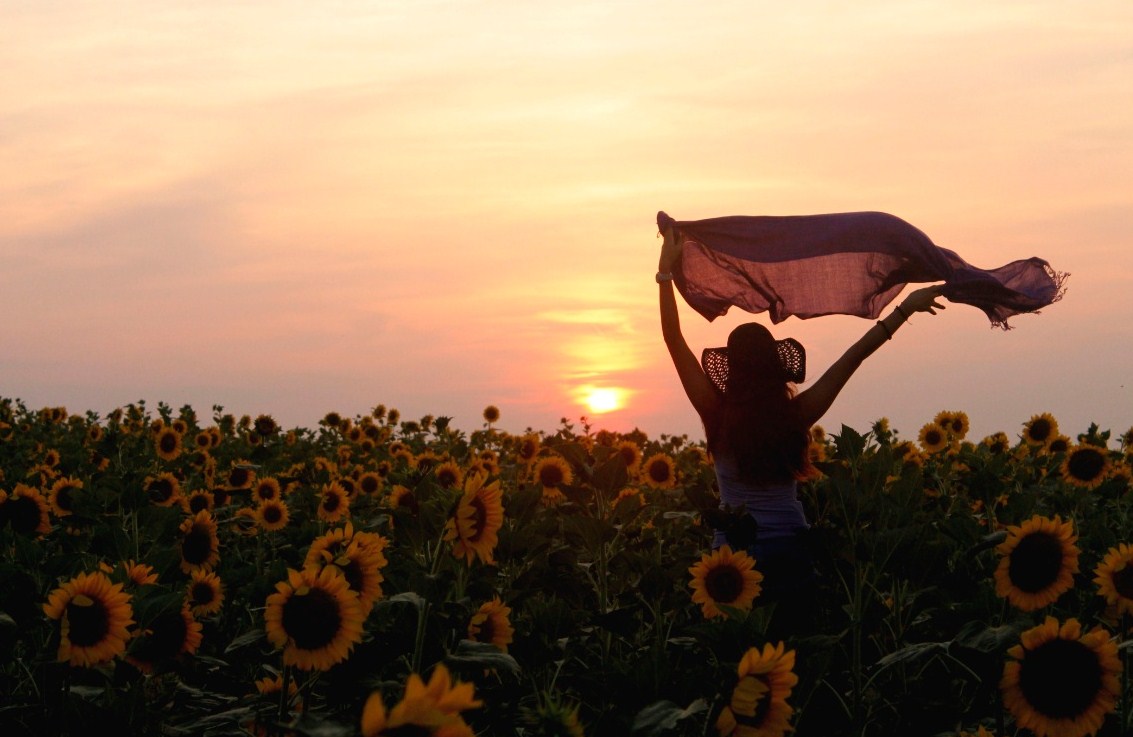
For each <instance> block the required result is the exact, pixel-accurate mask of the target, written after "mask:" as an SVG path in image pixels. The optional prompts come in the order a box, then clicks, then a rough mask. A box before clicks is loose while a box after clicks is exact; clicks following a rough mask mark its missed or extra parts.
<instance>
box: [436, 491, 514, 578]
mask: <svg viewBox="0 0 1133 737" xmlns="http://www.w3.org/2000/svg"><path fill="white" fill-rule="evenodd" d="M487 478H488V477H487V476H484V475H482V474H475V475H473V476H470V477H468V479H467V480H466V481H465V483H464V495H463V496H461V498H460V501H458V502H457V505H456V509H455V510H453V513H452V517H450V518H449V520H448V522H447V523H445V540H446V541H447V542H450V543H452V554H453V556H454V557H456V558H460V557H463V558H464V560H465V562H466V563H468V564H469V565H471V564H472V560H473V558H479V559H480V561H481V562H483V563H487V564H491V563H494V562H495V561H494V560H493V558H492V551H493V550H495V547H496V543H497V542H499V538H498V536H497V533H498V532H499V530H500V528H501V527H503V524H504V507H503V502H502V499H501V494H500V482H499V481H498V480H497V481H493V482H492V483H490V484H485V483H484V482H485V481H486V480H487Z"/></svg>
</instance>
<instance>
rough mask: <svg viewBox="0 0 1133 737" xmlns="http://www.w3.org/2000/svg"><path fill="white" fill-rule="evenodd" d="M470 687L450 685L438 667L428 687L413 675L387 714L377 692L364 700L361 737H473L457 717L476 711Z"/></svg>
mask: <svg viewBox="0 0 1133 737" xmlns="http://www.w3.org/2000/svg"><path fill="white" fill-rule="evenodd" d="M482 704H483V702H481V701H479V700H477V699H476V697H475V689H474V687H473V685H472V684H471V683H461V682H460V681H455V682H454V681H453V680H452V677H451V676H450V675H449V672H448V669H447V668H445V666H444V664H443V663H439V664H438V665H437V666H436V668H434V669H433V674H432V676H430V678H429V682H428V684H426V683H425V682H424V681H422V680H421V676H419V675H417V674H416V673H411V674H410V675H409V680H408V681H407V682H406V684H405V693H404V695H403V696H402V698H401V701H400V702H398V703H397V705H395V706H394V707H393V708H392V709H389V710H388V711H387V709H386V705H385V702H384V701H383V700H382V695H381V692H380V691H375V692H373V693H372V694H370V697H369V698H368V699H366V705H365V707H364V708H363V709H362V725H361V726H362V737H378V735H389V736H390V737H392V735H395V734H414V735H422V737H426V736H427V737H473V735H474V732H473V731H472V728H471V727H469V726H468V724H467V723H465V721H464V718H463V717H462V716H461V715H460V713H461V712H462V711H467V710H469V709H476V708H479V707H480V706H481V705H482Z"/></svg>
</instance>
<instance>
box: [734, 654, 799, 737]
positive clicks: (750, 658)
mask: <svg viewBox="0 0 1133 737" xmlns="http://www.w3.org/2000/svg"><path fill="white" fill-rule="evenodd" d="M794 668H795V651H794V650H787V649H786V648H785V646H784V644H783V643H782V642H780V643H779V644H778V645H774V646H772V645H771V643H766V644H764V646H763V649H762V650H760V649H759V648H757V647H753V648H750V649H749V650H748V651H747V652H745V653H744V656H743V657H742V658H741V659H740V664H739V666H738V668H737V669H736V670H737V673H738V675H739V681H738V682H737V683H736V686H735V688H734V689H732V698H731V700H730V701H729V702H728V704H727V705H726V706H725V707H724V709H723V711H721V712H720V716H719V717H718V718H717V720H716V731H717V733H718V734H719V735H721V736H722V737H723V736H725V735H727V736H734V737H781V735H784V734H786V733H787V732H789V731H790V730H791V725H790V721H791V715H792V714H793V713H794V709H793V708H792V707H791V705H790V704H788V703H787V699H788V698H790V696H791V690H792V689H793V688H794V687H795V685H796V684H797V683H798V682H799V678H798V676H796V675H795V672H794Z"/></svg>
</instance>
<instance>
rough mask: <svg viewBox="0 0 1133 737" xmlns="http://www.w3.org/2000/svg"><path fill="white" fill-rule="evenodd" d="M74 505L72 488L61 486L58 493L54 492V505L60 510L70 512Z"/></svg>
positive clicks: (73, 490)
mask: <svg viewBox="0 0 1133 737" xmlns="http://www.w3.org/2000/svg"><path fill="white" fill-rule="evenodd" d="M74 503H75V487H74V486H70V485H67V486H61V487H59V491H57V492H55V504H56V505H57V506H58V507H59V508H60V509H62V510H65V511H68V512H69V511H71V509H72V508H73V507H74Z"/></svg>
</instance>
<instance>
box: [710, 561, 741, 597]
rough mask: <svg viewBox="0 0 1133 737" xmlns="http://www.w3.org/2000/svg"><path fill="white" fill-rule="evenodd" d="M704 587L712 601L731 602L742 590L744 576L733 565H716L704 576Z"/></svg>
mask: <svg viewBox="0 0 1133 737" xmlns="http://www.w3.org/2000/svg"><path fill="white" fill-rule="evenodd" d="M704 589H705V591H707V592H708V595H709V596H710V597H712V600H713V601H716V602H719V603H721V604H731V603H732V602H733V601H735V600H736V599H738V598H739V596H740V594H741V593H742V592H743V590H744V578H743V575H742V574H741V573H740V572H739V570H737V569H736V568H735V566H730V565H723V566H717V567H716V568H713V569H712V570H710V571H709V572H708V575H706V576H705V577H704Z"/></svg>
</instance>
